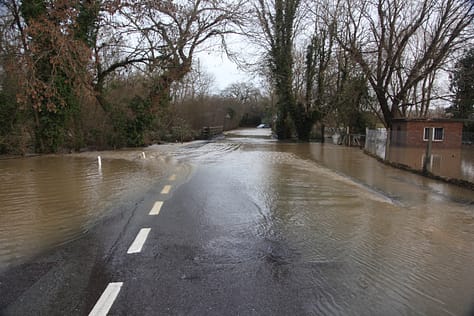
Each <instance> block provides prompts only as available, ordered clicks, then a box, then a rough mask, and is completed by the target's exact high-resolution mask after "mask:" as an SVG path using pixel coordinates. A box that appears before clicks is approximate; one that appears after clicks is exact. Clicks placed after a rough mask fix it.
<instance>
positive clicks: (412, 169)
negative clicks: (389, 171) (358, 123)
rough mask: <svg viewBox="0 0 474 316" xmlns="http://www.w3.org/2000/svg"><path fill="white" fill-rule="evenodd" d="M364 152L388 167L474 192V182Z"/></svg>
mask: <svg viewBox="0 0 474 316" xmlns="http://www.w3.org/2000/svg"><path fill="white" fill-rule="evenodd" d="M363 152H364V153H365V154H366V155H367V156H370V157H372V158H375V159H377V161H379V162H380V163H383V164H385V165H387V166H390V167H392V168H397V169H401V170H404V171H408V172H411V173H414V174H417V175H420V176H424V177H427V178H430V179H433V180H438V181H443V182H445V183H449V184H453V185H456V186H459V187H461V188H466V189H469V190H472V191H474V182H471V181H468V180H463V179H459V178H451V177H446V176H441V175H437V174H434V173H432V172H430V171H428V170H426V171H423V170H421V169H420V168H417V167H412V166H410V165H408V164H404V163H399V162H393V161H389V160H384V159H382V158H380V157H379V156H377V155H375V154H372V153H371V152H369V151H367V150H363Z"/></svg>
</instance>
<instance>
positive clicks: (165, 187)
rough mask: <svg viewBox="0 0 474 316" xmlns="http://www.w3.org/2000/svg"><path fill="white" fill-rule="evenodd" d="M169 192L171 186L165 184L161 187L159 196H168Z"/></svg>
mask: <svg viewBox="0 0 474 316" xmlns="http://www.w3.org/2000/svg"><path fill="white" fill-rule="evenodd" d="M170 191H171V185H168V184H167V185H165V186H164V187H163V190H161V194H168V193H170Z"/></svg>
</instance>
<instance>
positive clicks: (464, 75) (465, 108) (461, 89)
mask: <svg viewBox="0 0 474 316" xmlns="http://www.w3.org/2000/svg"><path fill="white" fill-rule="evenodd" d="M451 90H452V91H453V93H454V95H455V97H454V100H453V105H452V106H451V107H450V108H449V109H448V110H447V112H448V113H452V114H453V117H454V118H461V119H466V118H469V117H470V115H472V114H474V47H471V48H470V49H469V50H468V51H466V53H465V55H464V56H463V57H462V58H461V59H460V60H459V61H458V62H457V63H456V65H455V67H454V70H453V74H452V76H451Z"/></svg>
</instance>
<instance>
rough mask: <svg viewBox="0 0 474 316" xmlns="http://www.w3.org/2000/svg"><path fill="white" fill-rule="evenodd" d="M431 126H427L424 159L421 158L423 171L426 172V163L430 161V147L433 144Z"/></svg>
mask: <svg viewBox="0 0 474 316" xmlns="http://www.w3.org/2000/svg"><path fill="white" fill-rule="evenodd" d="M431 134H432V128H431V127H430V128H428V143H427V144H426V152H425V159H424V160H423V173H427V172H428V165H429V164H430V161H431V149H432V146H433V137H432V135H431Z"/></svg>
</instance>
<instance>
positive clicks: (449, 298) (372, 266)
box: [0, 129, 474, 315]
mask: <svg viewBox="0 0 474 316" xmlns="http://www.w3.org/2000/svg"><path fill="white" fill-rule="evenodd" d="M147 155H148V156H150V157H154V158H153V159H150V160H148V161H144V160H140V159H139V158H138V156H139V152H136V151H131V152H116V153H109V158H108V161H107V162H108V163H104V161H103V166H102V168H103V169H102V170H101V171H100V172H99V170H98V168H97V163H96V161H95V157H94V156H93V155H92V154H89V155H71V156H65V157H61V156H51V157H38V158H29V159H17V160H4V161H0V169H1V182H0V189H1V191H0V205H1V211H0V264H4V265H5V264H8V263H11V262H15V260H19V259H18V258H21V257H24V256H27V255H28V254H30V253H32V252H34V251H35V249H37V248H38V247H40V248H42V249H45V248H48V247H50V246H51V245H54V244H57V243H60V242H63V241H67V240H70V239H71V238H74V236H77V235H78V234H81V233H84V232H85V231H87V227H88V225H91V223H93V222H94V221H96V220H97V218H100V217H101V216H104V215H103V214H106V211H103V210H106V209H107V208H108V207H110V206H111V205H112V204H114V203H117V201H119V200H120V199H121V198H123V197H124V196H127V195H139V194H140V192H142V191H143V190H146V187H148V186H150V185H152V184H153V182H154V181H156V179H157V178H160V177H163V176H164V174H165V173H166V170H167V168H168V166H169V164H177V165H182V166H188V165H192V166H195V167H196V168H198V170H200V173H199V174H200V175H201V176H202V177H204V178H206V176H208V175H214V177H215V178H216V179H219V181H222V184H223V186H224V184H225V185H226V186H228V187H230V188H235V189H237V190H239V191H238V196H239V198H243V197H245V199H247V200H248V203H247V202H245V203H247V204H248V205H249V208H248V210H242V209H233V208H232V201H231V200H229V199H230V197H231V196H232V193H229V192H227V193H225V194H224V192H222V193H223V194H222V196H207V199H208V200H209V201H214V202H215V203H213V204H212V205H221V206H222V207H219V208H218V209H217V208H216V209H205V210H204V211H203V212H202V214H197V215H196V216H198V215H199V216H200V218H199V221H200V222H202V223H207V224H209V226H210V227H213V229H214V230H216V231H221V232H222V234H221V235H219V237H216V238H214V239H212V240H209V241H208V242H207V244H206V245H204V246H203V247H204V249H205V251H207V253H208V254H209V256H211V255H212V254H213V253H215V255H216V256H217V257H218V258H220V260H221V262H222V264H225V263H226V262H227V261H229V262H230V263H233V262H237V260H236V259H238V262H241V263H242V264H245V263H247V264H248V266H249V268H252V267H253V266H254V265H253V264H252V262H255V265H256V266H255V269H256V271H261V272H262V271H263V272H265V271H267V270H266V269H268V266H270V267H271V269H273V270H272V271H273V277H274V278H275V279H277V280H280V283H281V282H283V283H284V284H286V287H287V288H288V289H293V290H294V291H297V292H298V293H300V294H301V297H308V300H307V301H306V302H305V306H304V311H305V313H307V314H315V315H337V314H341V315H347V314H354V315H368V314H370V315H415V314H420V315H469V314H470V313H472V312H473V311H474V310H473V308H474V264H473V263H474V193H473V192H472V191H470V190H465V189H462V188H459V187H455V186H452V185H449V184H445V183H441V182H437V181H434V180H430V179H427V178H423V177H420V176H418V175H414V174H411V173H407V172H404V171H401V170H397V169H393V168H390V167H388V166H385V165H383V164H380V163H378V162H377V161H376V160H375V159H373V158H371V157H368V156H366V155H364V154H363V153H362V152H361V151H360V150H359V149H357V148H345V147H341V146H335V145H331V144H296V143H279V142H276V141H275V140H273V139H271V138H269V135H268V130H267V129H262V130H240V131H235V132H232V133H228V134H227V136H226V138H225V139H221V140H218V141H215V142H209V143H208V142H193V143H190V144H185V145H181V146H175V145H166V146H152V147H150V148H148V149H147ZM164 157H171V158H164ZM105 160H107V159H105ZM236 196H237V195H236ZM203 203H204V204H206V203H205V201H203ZM245 203H244V204H245ZM239 205H241V204H239ZM216 236H217V235H216ZM262 253H263V255H262ZM259 278H263V276H262V274H261V273H260V274H258V273H257V274H256V279H255V282H256V283H257V282H258V281H259V280H260V279H259ZM262 282H264V280H262ZM256 286H257V284H256Z"/></svg>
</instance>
